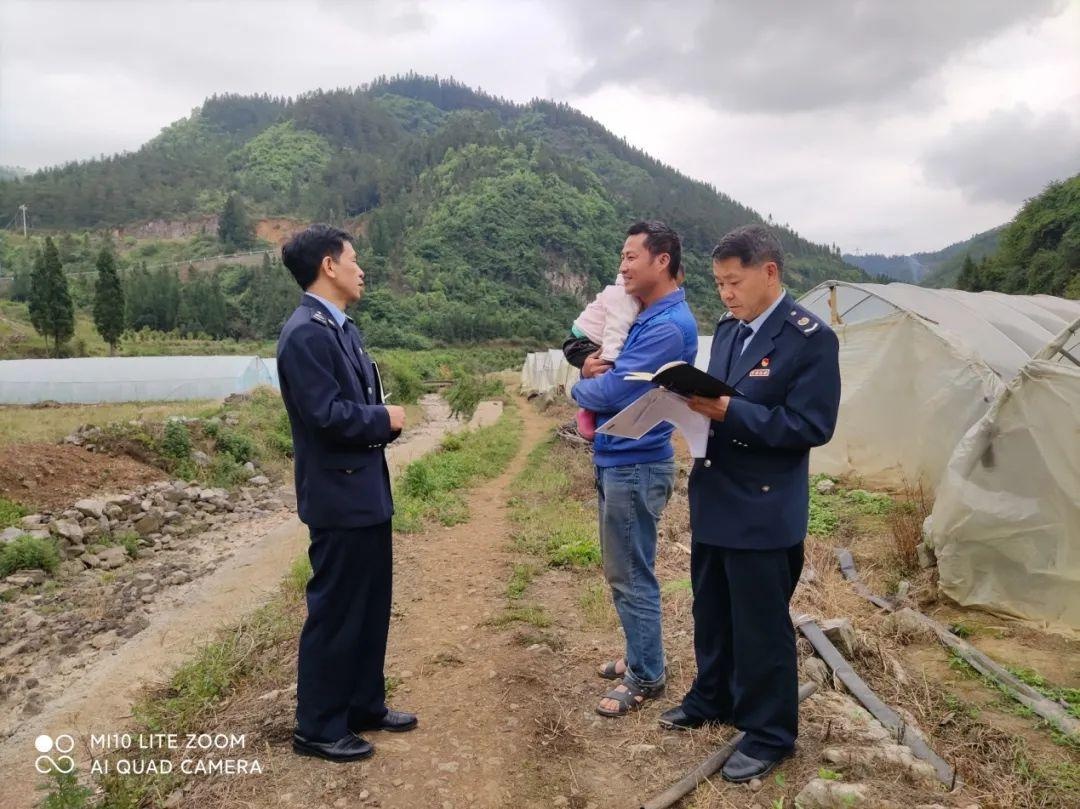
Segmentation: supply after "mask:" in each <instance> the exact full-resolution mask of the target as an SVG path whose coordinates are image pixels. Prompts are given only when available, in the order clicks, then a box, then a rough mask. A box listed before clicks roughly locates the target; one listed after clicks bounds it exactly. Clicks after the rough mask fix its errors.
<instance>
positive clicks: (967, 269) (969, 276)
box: [956, 253, 982, 292]
mask: <svg viewBox="0 0 1080 809" xmlns="http://www.w3.org/2000/svg"><path fill="white" fill-rule="evenodd" d="M980 282H981V279H980V278H979V271H978V268H977V267H976V266H975V262H974V261H972V260H971V254H970V253H968V254H967V255H966V256H964V263H963V265H962V266H961V268H960V277H959V278H957V279H956V286H957V287H958V288H960V289H966V290H969V291H971V292H978V291H979V290H980V289H981V288H982V287H981V285H980Z"/></svg>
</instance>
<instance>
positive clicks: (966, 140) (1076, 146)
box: [923, 99, 1080, 203]
mask: <svg viewBox="0 0 1080 809" xmlns="http://www.w3.org/2000/svg"><path fill="white" fill-rule="evenodd" d="M1075 102H1076V99H1074V104H1075ZM923 171H924V173H925V176H926V178H927V180H929V181H930V182H932V183H935V184H937V185H938V186H941V187H952V188H957V189H959V190H960V191H961V192H962V193H963V195H964V198H965V199H967V200H969V201H972V202H1009V203H1016V202H1017V201H1018V200H1022V199H1027V198H1029V197H1032V196H1034V195H1035V194H1037V193H1039V191H1041V190H1042V188H1043V186H1045V185H1046V184H1047V183H1048V182H1050V181H1052V180H1062V179H1065V178H1066V177H1071V176H1072V175H1073V174H1076V173H1077V172H1080V122H1078V121H1077V120H1076V119H1075V118H1072V117H1071V116H1070V115H1069V114H1068V113H1066V112H1063V111H1057V112H1049V113H1045V114H1042V115H1038V114H1036V113H1034V112H1032V110H1031V109H1029V108H1028V107H1027V106H1026V105H1024V104H1019V105H1017V106H1015V107H1013V108H1012V109H1007V110H995V111H994V112H992V113H990V114H989V115H987V116H986V117H984V118H982V119H981V120H974V121H966V122H962V123H957V124H954V125H953V127H952V129H951V131H950V132H949V134H948V135H947V136H946V137H944V138H942V139H941V140H940V141H938V142H937V143H935V144H934V145H933V146H932V147H931V148H930V149H928V150H927V152H926V154H925V156H924V158H923Z"/></svg>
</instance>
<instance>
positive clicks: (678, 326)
mask: <svg viewBox="0 0 1080 809" xmlns="http://www.w3.org/2000/svg"><path fill="white" fill-rule="evenodd" d="M697 347H698V335H697V323H696V322H695V320H694V315H693V314H692V313H691V312H690V307H689V306H687V305H686V295H685V294H684V293H683V290H681V289H677V290H675V291H674V292H672V293H671V294H670V295H665V296H664V297H663V298H661V299H660V300H658V301H656V303H654V304H653V305H652V306H650V307H649V308H647V309H645V310H644V311H643V312H642V313H641V314H640V315H638V318H637V320H635V321H634V324H633V325H632V326H631V327H630V332H629V334H627V336H626V342H625V343H624V344H623V348H622V352H621V353H620V354H619V357H618V359H617V360H616V361H615V365H614V367H613V368H612V369H611V370H609V371H607V372H605V373H603V374H601V375H600V376H596V377H593V378H592V379H582V380H581V381H580V382H578V383H577V384H576V385H574V387H573V390H571V392H570V393H571V395H572V396H573V397H574V401H576V402H577V403H578V404H579V405H580V406H581V407H584V408H585V409H586V410H592V411H593V412H595V413H596V425H597V426H598V427H600V426H602V425H603V424H604V422H606V421H607V420H608V419H609V418H611V417H612V416H613V415H615V414H616V413H618V412H619V411H620V410H622V409H623V408H625V407H627V406H628V405H630V404H632V403H633V402H634V401H635V400H636V399H637V398H638V397H640V396H642V395H644V394H645V393H647V392H648V391H649V390H650V389H651V388H652V385H651V383H649V382H628V381H627V380H626V379H624V376H625V375H626V374H628V373H630V372H631V371H649V372H650V373H651V372H653V371H655V370H656V369H657V368H659V367H660V366H661V365H664V364H666V363H669V362H675V361H676V360H683V361H684V362H689V363H693V361H694V358H695V356H696V355H697ZM674 429H675V428H674V427H672V426H671V425H670V424H668V423H667V422H661V423H660V424H658V425H656V427H654V428H653V429H651V430H649V432H647V433H645V435H643V436H641V438H638V439H632V438H618V437H616V436H610V435H602V434H599V433H598V434H597V436H596V439H595V441H594V442H593V462H594V463H595V464H596V465H597V466H625V465H628V464H636V463H651V462H653V461H664V460H667V459H668V458H671V457H672V456H673V455H674V454H675V452H674V449H673V448H672V446H671V433H672V432H673V431H674Z"/></svg>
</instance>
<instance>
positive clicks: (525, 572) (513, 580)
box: [506, 562, 539, 601]
mask: <svg viewBox="0 0 1080 809" xmlns="http://www.w3.org/2000/svg"><path fill="white" fill-rule="evenodd" d="M538 572H539V571H538V570H537V568H536V565H533V564H529V563H528V562H519V563H518V564H516V565H514V572H513V573H512V574H511V575H510V581H509V582H508V583H507V585H506V597H507V598H508V599H510V600H512V601H516V600H518V599H520V598H521V597H522V596H523V595H525V590H526V589H528V587H529V584H531V583H532V580H533V579H534V578H535V577H536V574H537V573H538Z"/></svg>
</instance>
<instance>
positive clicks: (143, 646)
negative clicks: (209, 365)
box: [0, 396, 501, 809]
mask: <svg viewBox="0 0 1080 809" xmlns="http://www.w3.org/2000/svg"><path fill="white" fill-rule="evenodd" d="M422 404H424V407H425V412H426V414H427V416H428V419H427V421H426V422H425V423H424V424H423V425H420V426H419V427H418V428H417V429H416V430H415V431H414V432H413V433H410V434H407V436H406V438H407V440H405V441H404V442H403V443H401V444H400V445H392V446H391V448H390V449H389V450H388V451H387V460H388V463H389V466H390V470H391V474H392V475H393V474H396V472H397V471H399V470H400V469H401V468H402V467H403V466H404V465H405V464H407V463H409V462H410V461H412V460H415V459H416V458H418V457H420V456H421V455H423V454H425V453H427V452H430V451H431V450H432V449H433V448H434V447H436V446H437V445H438V443H439V442H440V441H441V440H442V437H443V436H444V435H445V434H446V433H447V432H449V431H452V430H455V429H460V428H461V426H462V425H461V422H460V421H458V420H455V419H451V418H450V413H449V408H448V407H447V406H446V403H445V402H444V401H443V400H442V399H441V398H439V397H437V396H431V397H425V400H424V401H423V402H422ZM500 412H501V407H500V406H493V404H492V403H483V404H482V405H481V407H480V408H478V409H477V413H476V415H475V416H474V417H473V420H472V422H471V426H482V425H485V424H490V423H492V422H493V421H494V420H495V419H497V418H498V415H499V413H500ZM247 530H248V531H249V532H250V533H249V537H250V538H249V539H248V541H247V542H246V543H245V544H243V545H241V546H240V547H238V548H237V549H236V550H235V551H234V552H233V554H232V555H231V556H230V557H229V558H227V559H226V560H225V561H223V562H222V563H221V564H220V565H219V566H218V567H217V569H216V570H215V571H214V572H213V573H211V574H209V575H207V576H204V577H202V578H198V579H195V580H194V581H192V582H190V583H189V584H187V585H183V586H180V587H176V588H172V589H171V591H170V592H169V594H168V595H167V596H165V597H163V598H162V599H160V600H159V602H158V603H157V604H155V605H154V609H153V611H152V612H151V613H150V624H149V626H147V627H146V629H144V630H143V631H142V632H140V633H139V634H137V635H136V636H135V637H133V638H131V639H130V640H128V641H127V642H125V643H123V645H121V646H119V647H118V648H115V649H113V650H111V651H109V650H103V651H102V652H101V654H100V655H99V656H98V659H97V660H95V661H93V662H92V663H90V664H89V665H87V666H86V667H85V669H83V670H82V671H75V672H69V673H68V674H67V676H68V677H69V686H68V687H67V688H66V689H65V690H64V691H63V693H62V695H61V696H60V697H59V698H58V699H55V700H53V701H52V702H50V703H49V704H48V705H47V706H46V707H45V710H44V711H43V712H42V713H40V714H39V715H37V716H35V717H33V718H32V719H29V720H27V721H26V722H25V724H24V725H23V726H22V727H21V728H20V729H19V730H18V731H16V732H15V733H14V734H13V735H12V736H11V737H9V738H8V739H6V740H5V741H4V742H3V744H2V745H0V772H3V773H4V774H5V783H4V785H3V788H2V789H0V807H3V809H9V807H10V809H16V808H17V807H26V806H30V805H32V804H33V803H35V802H36V800H35V797H36V796H35V795H34V792H33V784H34V783H35V782H36V781H37V777H38V776H37V773H36V772H35V771H34V767H33V765H34V758H35V756H36V752H35V751H34V739H35V738H36V737H37V736H38V735H39V734H43V733H44V734H49V735H50V736H53V737H55V736H56V735H58V734H63V733H67V734H71V735H73V736H74V737H75V738H76V739H79V740H81V739H85V738H86V737H87V736H88V734H90V733H120V732H122V731H123V729H124V728H125V726H126V725H127V721H128V719H129V713H130V707H131V705H132V702H133V700H134V699H135V698H136V697H137V696H138V694H139V693H140V691H141V690H142V689H143V688H144V687H145V686H146V685H147V684H149V683H153V682H158V681H162V680H164V679H165V678H166V676H167V675H168V673H169V672H170V671H171V670H173V669H175V668H176V666H178V665H179V664H181V663H182V662H184V661H185V660H187V659H189V658H190V656H191V654H192V652H193V650H194V649H195V648H197V647H198V646H199V645H200V644H202V643H205V642H206V639H207V638H208V637H211V636H212V635H213V634H214V632H215V631H217V630H218V629H219V628H221V627H226V626H229V625H231V624H233V623H235V622H236V621H237V620H239V619H240V618H242V617H243V616H245V615H247V614H249V613H250V612H252V611H253V610H255V609H256V608H257V607H259V606H260V605H262V604H263V603H265V602H266V601H267V599H268V598H269V597H270V596H271V595H273V594H274V593H275V592H277V590H278V587H279V585H280V582H281V578H282V576H283V575H284V574H285V573H286V572H287V571H288V569H289V566H290V564H291V563H292V562H293V560H294V559H296V558H297V557H298V556H300V555H301V554H302V553H303V552H304V550H305V548H306V545H307V541H308V537H307V530H306V529H305V528H304V526H303V525H302V524H301V523H300V522H299V520H297V519H296V518H295V517H291V518H289V519H286V520H285V521H284V522H277V523H276V524H268V523H267V521H265V520H264V521H261V522H259V523H252V524H250V525H249V526H247ZM233 531H235V532H239V533H241V534H243V533H244V532H245V526H244V525H236V526H234V527H233ZM57 676H59V674H58V675H57Z"/></svg>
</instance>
